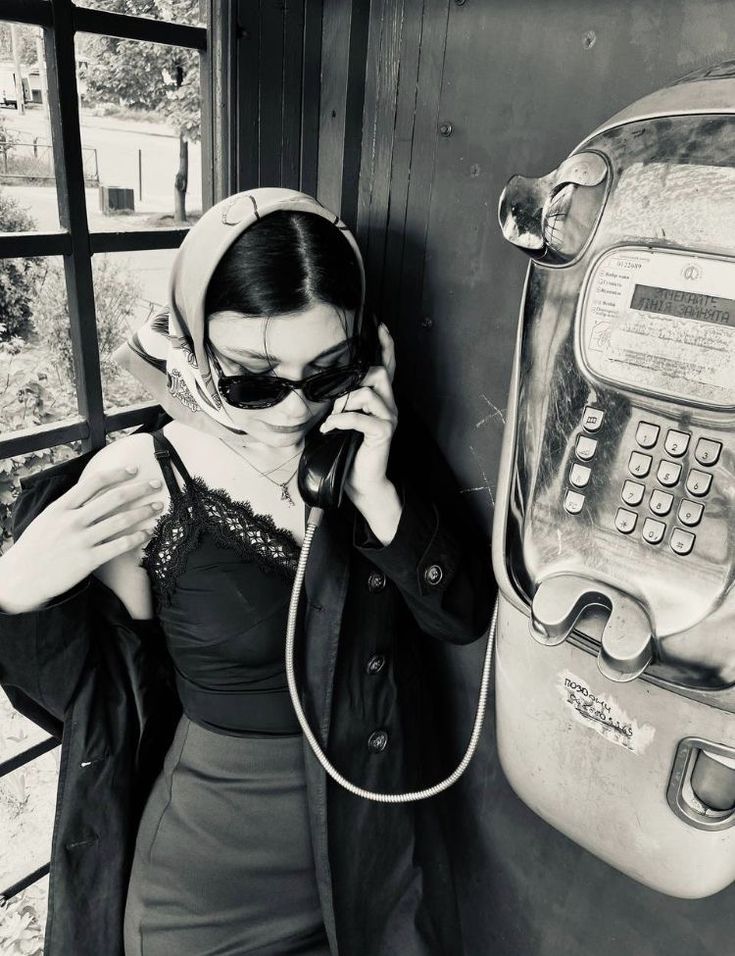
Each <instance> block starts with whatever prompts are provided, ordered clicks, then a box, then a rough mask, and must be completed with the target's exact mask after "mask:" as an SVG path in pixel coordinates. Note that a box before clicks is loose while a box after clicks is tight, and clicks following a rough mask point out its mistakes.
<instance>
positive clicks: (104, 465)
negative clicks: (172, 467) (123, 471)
mask: <svg viewBox="0 0 735 956" xmlns="http://www.w3.org/2000/svg"><path fill="white" fill-rule="evenodd" d="M127 465H137V467H138V476H137V477H138V478H141V479H151V478H159V477H160V468H159V466H158V461H157V459H156V457H155V455H154V445H153V437H152V435H151V434H150V432H134V433H133V434H132V435H123V436H122V438H117V439H115V441H112V442H108V444H106V445H105V447H104V448H100V450H99V451H98V452H97V454H96V455H93V456H92V457H91V458H90V459H89V461H88V462H87V464H86V465H85V466H84V469H83V470H82V472H81V475H80V479H81V478H85V477H89V476H90V475H94V474H99V472H101V471H103V470H107V469H108V468H119V467H125V466H127Z"/></svg>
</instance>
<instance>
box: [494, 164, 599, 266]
mask: <svg viewBox="0 0 735 956" xmlns="http://www.w3.org/2000/svg"><path fill="white" fill-rule="evenodd" d="M606 180H607V164H606V162H605V160H604V158H603V157H602V156H601V155H600V154H599V153H594V152H586V153H580V154H577V155H575V156H570V157H569V158H568V159H566V160H564V162H563V163H562V164H561V166H559V168H558V169H555V170H554V171H553V172H552V173H549V174H548V176H543V177H541V178H540V179H527V178H526V177H525V176H514V177H513V178H512V179H511V180H510V182H509V183H508V185H507V186H506V187H505V189H504V190H503V193H502V195H501V197H500V203H499V206H498V217H499V219H500V225H501V228H502V230H503V235H504V236H505V238H506V239H507V240H508V242H512V243H513V244H514V245H516V246H518V247H519V248H521V249H523V250H524V252H527V253H528V254H529V255H531V256H532V257H533V258H535V259H538V260H539V261H543V262H544V264H545V265H553V264H559V263H568V262H570V261H571V260H572V259H574V258H575V256H577V255H579V253H580V252H581V251H582V249H583V248H584V246H585V244H586V241H587V239H588V237H589V236H590V234H591V232H592V231H593V228H594V224H595V221H596V219H597V217H598V216H599V214H600V212H601V210H602V206H603V204H604V201H605V191H606V190H605V185H606Z"/></svg>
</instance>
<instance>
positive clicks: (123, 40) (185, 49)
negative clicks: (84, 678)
mask: <svg viewBox="0 0 735 956" xmlns="http://www.w3.org/2000/svg"><path fill="white" fill-rule="evenodd" d="M228 8H229V5H228V4H227V3H226V0H76V2H74V0H0V523H1V524H2V539H0V551H4V550H7V548H8V547H9V546H11V545H12V541H11V538H10V530H9V519H10V515H11V509H12V504H13V501H14V500H15V498H16V497H17V494H18V492H19V490H20V482H21V480H22V479H23V478H25V477H27V476H29V475H31V474H32V473H34V472H36V471H38V470H40V469H43V468H45V467H48V466H50V465H52V464H54V463H56V462H60V461H63V460H65V459H67V458H71V457H75V456H76V455H78V454H82V453H84V452H86V451H89V450H92V449H100V448H102V447H104V445H105V444H106V442H107V441H108V440H114V439H115V437H117V436H119V435H122V434H126V433H127V432H129V431H130V430H132V429H134V428H137V427H139V426H140V425H141V424H143V423H146V422H150V421H152V420H153V419H154V418H155V416H156V413H157V411H158V406H157V405H156V404H155V403H152V402H151V401H150V399H149V397H148V396H147V394H146V392H145V390H144V389H142V388H141V386H140V385H139V384H138V383H137V382H136V381H134V380H133V379H132V376H130V375H128V373H126V372H124V371H123V370H121V369H118V368H117V367H115V366H114V363H112V361H111V359H110V356H111V353H112V352H113V351H114V349H115V348H116V347H117V346H118V345H119V344H120V343H121V342H122V341H124V340H125V339H126V338H127V337H128V336H129V335H130V333H131V332H132V331H134V330H135V329H136V328H137V327H138V326H139V325H141V324H142V323H143V322H144V321H146V319H147V318H148V317H149V316H150V315H151V314H152V312H153V311H158V310H160V309H161V308H162V307H164V306H165V303H166V285H167V275H168V271H169V268H170V264H171V261H172V258H173V256H174V254H175V250H176V249H177V247H178V246H179V245H180V243H181V241H182V240H183V238H184V236H185V235H186V232H187V230H188V229H189V228H190V226H191V224H192V223H193V222H195V221H196V219H197V218H198V217H199V216H200V215H201V214H202V211H203V210H205V209H207V208H208V207H209V206H210V205H211V204H212V203H213V202H216V201H217V200H218V199H220V198H222V197H223V196H224V195H226V194H227V192H228V191H230V186H231V183H230V182H229V180H228V168H229V166H230V165H231V164H230V160H229V157H228V156H227V145H228V142H229V139H228V137H229V130H228V129H227V125H228V122H229V119H228V118H229V117H230V116H232V115H233V113H234V111H232V109H231V103H229V102H228V97H227V95H226V93H227V84H226V83H225V82H223V76H224V75H225V73H226V71H227V70H228V69H229V66H230V64H228V63H227V62H226V51H227V50H228V49H229V47H228V46H227V45H226V44H223V42H222V40H223V37H224V38H225V39H226V38H227V36H226V30H227V29H228V25H227V21H228V16H229V15H228V14H227V11H228ZM220 72H221V73H222V76H220V75H219V74H220ZM215 91H216V92H215ZM58 755H59V750H58V744H57V741H56V740H55V739H54V738H51V737H48V736H47V735H46V734H45V733H44V732H42V731H41V730H40V728H38V727H36V726H35V725H34V724H32V723H31V722H30V721H28V720H26V719H25V718H24V717H21V715H20V714H18V713H17V712H15V711H14V710H13V708H12V707H11V706H10V704H9V702H8V700H7V698H6V697H5V696H4V695H3V694H2V692H0V833H1V834H2V845H3V853H2V854H1V855H0V950H2V951H3V952H5V951H6V949H8V950H9V951H11V952H12V951H15V950H13V949H12V940H11V938H10V937H7V938H6V936H7V934H8V933H12V932H13V926H21V925H23V926H24V927H25V929H24V932H31V933H33V932H38V934H39V939H42V934H43V924H44V923H45V909H46V900H45V893H46V890H45V884H46V883H47V880H46V879H45V877H46V876H47V874H48V870H49V864H48V857H49V848H50V841H51V827H52V818H53V806H54V801H55V794H56V779H57V770H58V767H57V761H58ZM4 934H5V935H4ZM24 938H26V937H24ZM18 951H20V950H18Z"/></svg>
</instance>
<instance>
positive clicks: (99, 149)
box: [77, 34, 202, 232]
mask: <svg viewBox="0 0 735 956" xmlns="http://www.w3.org/2000/svg"><path fill="white" fill-rule="evenodd" d="M77 64H78V66H77V73H78V82H79V91H80V96H81V101H82V109H81V114H80V115H81V124H82V145H83V146H84V148H85V149H86V150H87V151H88V155H90V156H93V157H94V168H95V169H96V171H97V173H98V176H99V189H88V190H87V217H88V222H89V228H90V230H91V231H93V232H98V231H109V230H121V229H124V230H128V229H140V228H159V227H170V226H176V225H186V224H187V222H193V221H195V220H196V219H197V218H198V217H199V216H200V215H201V208H202V162H201V146H200V133H201V96H200V84H199V53H198V52H196V51H194V50H186V49H182V48H180V47H171V46H165V45H163V44H159V43H143V42H141V41H138V40H121V39H118V38H116V37H107V36H91V35H89V34H82V35H80V36H78V37H77ZM90 162H91V160H90Z"/></svg>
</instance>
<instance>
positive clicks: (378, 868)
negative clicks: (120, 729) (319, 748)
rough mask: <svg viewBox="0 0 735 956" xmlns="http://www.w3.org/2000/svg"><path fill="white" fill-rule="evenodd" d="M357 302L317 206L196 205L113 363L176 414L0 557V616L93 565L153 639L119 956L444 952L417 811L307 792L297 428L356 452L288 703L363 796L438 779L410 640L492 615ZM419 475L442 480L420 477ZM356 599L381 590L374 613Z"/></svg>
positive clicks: (444, 896)
mask: <svg viewBox="0 0 735 956" xmlns="http://www.w3.org/2000/svg"><path fill="white" fill-rule="evenodd" d="M363 299H364V278H363V268H362V260H361V258H360V255H359V251H358V249H357V246H356V244H355V242H354V239H353V238H352V236H351V235H350V233H349V231H348V230H347V229H346V228H345V226H344V224H342V223H341V222H340V221H339V220H338V218H337V217H335V216H334V215H333V214H331V213H329V212H328V211H327V210H325V209H324V208H323V207H322V206H321V205H320V204H318V203H316V202H315V201H314V200H312V199H310V198H309V197H307V196H304V195H302V194H299V193H294V192H292V191H290V190H253V191H251V192H249V193H243V194H238V195H236V196H234V197H230V198H229V199H228V200H225V201H223V202H222V203H219V204H218V205H216V206H215V207H213V208H212V209H211V210H209V211H208V212H207V213H206V215H205V216H203V217H202V219H201V220H200V221H199V223H198V224H197V225H196V226H195V227H194V228H193V229H192V230H191V231H190V233H189V234H188V235H187V237H186V239H185V241H184V243H183V244H182V246H181V249H180V250H179V253H178V254H177V257H176V261H175V263H174V267H173V270H172V277H171V285H170V310H169V315H168V321H167V323H166V324H165V326H163V324H162V321H161V319H160V317H159V318H158V319H155V320H153V321H152V322H150V323H149V324H148V325H147V326H146V327H144V329H142V330H141V331H140V332H139V333H138V334H137V335H135V336H133V337H132V338H131V340H130V342H129V343H127V344H126V345H125V346H123V347H121V348H120V349H119V350H118V351H117V352H116V353H115V358H116V359H117V360H118V361H119V362H120V364H121V365H123V367H125V368H127V369H129V370H130V371H131V372H132V373H133V374H135V375H136V376H138V377H139V378H140V380H141V381H143V382H144V383H145V384H146V385H147V387H148V388H149V389H150V391H151V392H152V394H153V397H154V398H155V399H156V400H157V401H158V402H159V403H160V404H161V405H162V407H163V408H164V409H165V410H166V412H167V413H169V414H170V416H171V420H170V421H169V422H167V423H166V424H165V425H164V426H163V428H161V429H157V430H155V431H154V433H153V441H151V436H150V435H149V434H147V433H140V432H138V433H135V434H133V435H130V436H128V437H126V438H123V439H120V440H118V441H116V442H114V443H113V444H111V445H108V446H106V448H104V449H102V450H101V451H100V452H99V453H97V454H96V455H94V456H93V457H92V458H91V459H90V460H89V461H88V463H87V465H86V468H85V470H84V472H83V474H82V477H81V479H80V480H79V481H78V482H77V484H76V485H75V486H73V487H72V488H71V489H70V490H69V491H68V492H67V493H66V494H65V495H62V496H61V498H59V499H57V500H56V502H54V505H53V506H50V507H48V508H47V509H46V510H45V511H44V512H42V513H41V514H40V515H38V516H37V517H36V518H35V519H34V520H33V521H32V522H31V523H30V524H28V525H27V526H26V528H25V529H24V531H23V534H22V536H21V537H20V539H19V540H16V544H15V545H14V547H13V548H11V550H10V551H9V552H8V554H7V555H6V556H4V558H3V561H4V562H5V563H6V567H7V568H8V576H7V577H6V581H12V582H13V589H12V595H13V597H12V598H11V597H10V593H11V591H10V589H6V590H5V591H3V590H2V588H1V587H0V607H2V608H3V609H4V610H5V611H6V614H10V615H11V616H12V612H13V610H14V606H13V603H12V602H13V601H15V602H16V604H15V609H17V610H18V611H19V612H20V614H21V616H22V615H23V614H28V613H32V611H33V610H34V609H37V608H38V607H39V605H42V604H43V602H44V601H46V602H48V601H49V600H50V599H53V598H55V597H57V596H58V595H59V594H62V593H63V592H65V590H68V589H70V588H72V589H73V588H75V587H76V585H77V584H78V583H79V581H80V580H81V579H82V578H83V577H84V575H85V574H89V573H90V571H91V572H92V573H93V574H94V577H95V579H96V581H99V582H102V584H103V585H104V588H105V589H109V591H110V592H111V593H112V594H113V595H114V596H115V597H116V598H117V599H118V600H119V602H120V604H121V605H122V606H123V608H124V609H125V611H127V613H128V614H129V616H130V619H131V620H132V621H133V622H136V623H137V624H139V626H140V628H141V630H142V632H143V633H144V632H145V628H146V626H150V627H151V628H156V627H157V628H160V630H161V632H162V634H163V637H164V639H165V644H166V650H167V655H168V659H169V660H170V662H171V665H172V668H173V674H174V680H175V687H176V692H177V697H178V700H179V701H180V703H181V707H182V710H181V714H180V717H179V718H178V722H177V723H176V726H175V729H174V732H173V736H172V737H171V738H170V740H169V744H168V746H167V749H166V751H165V755H164V756H163V759H162V760H161V761H160V762H159V767H158V772H157V773H156V774H155V779H154V780H153V783H152V786H151V787H150V788H149V791H148V793H147V795H146V796H145V800H144V801H143V806H142V813H140V814H139V815H138V814H136V813H132V816H133V817H137V816H139V822H138V821H137V820H136V822H138V825H137V830H136V832H135V845H134V848H130V849H131V850H132V852H131V853H130V855H129V857H130V858H129V860H128V863H126V864H125V865H124V866H123V872H129V879H128V882H127V886H126V893H125V901H124V902H125V907H124V922H123V937H124V952H125V956H143V954H145V956H157V954H161V956H163V954H169V953H174V952H177V953H180V954H182V956H184V954H191V956H194V954H196V956H205V954H209V953H211V954H215V953H217V954H232V956H235V954H241V953H249V952H252V953H263V954H265V953H272V954H287V953H303V954H307V953H308V954H314V956H316V954H329V953H342V954H344V956H356V954H358V953H365V954H366V956H367V954H369V956H381V954H384V953H386V954H387V953H388V952H393V951H395V952H401V953H406V954H409V956H411V954H415V956H418V954H424V953H427V954H428V953H432V954H433V953H436V954H438V953H442V954H444V953H455V952H456V953H458V954H459V953H461V952H462V950H461V943H460V941H459V937H458V926H457V918H456V911H455V907H456V901H455V900H454V898H453V889H452V884H451V878H450V872H449V867H448V864H447V861H446V860H445V858H444V857H443V856H442V850H441V837H442V834H441V827H440V825H439V823H438V822H437V820H438V815H437V814H431V813H429V812H427V808H426V807H424V806H423V805H422V806H420V807H414V806H411V805H407V806H402V807H395V806H390V807H387V806H380V805H374V804H369V803H367V802H365V801H359V800H356V799H355V798H354V797H352V796H351V795H349V794H346V792H345V791H340V790H338V788H334V787H333V785H332V784H331V782H330V784H329V786H328V787H327V785H326V780H325V779H324V776H323V773H322V772H321V768H320V767H319V766H318V764H316V761H315V760H314V759H313V757H312V756H311V754H310V752H309V751H308V750H307V749H305V747H304V742H303V739H302V737H301V733H300V727H299V725H298V722H297V721H296V717H295V714H294V712H293V708H292V705H291V703H290V698H289V696H288V691H287V687H286V679H285V673H284V662H283V636H284V632H285V622H286V612H287V606H288V601H289V596H290V586H291V582H292V577H293V571H294V567H295V562H296V560H297V557H298V551H299V547H300V544H301V542H302V540H303V534H304V520H305V515H306V509H305V508H304V507H303V503H302V502H301V500H300V497H299V493H298V487H297V483H296V478H295V476H296V473H297V469H298V462H299V458H300V455H301V452H302V450H303V448H304V444H305V441H306V440H307V436H308V434H309V432H311V430H312V429H314V430H317V429H318V430H320V431H324V430H328V429H330V428H334V429H353V430H357V431H359V432H361V433H362V434H363V436H364V437H363V440H362V443H361V445H360V447H359V449H358V452H357V454H356V456H355V459H354V462H353V464H352V468H351V470H350V473H349V475H348V478H347V482H346V485H345V496H346V497H345V500H344V502H343V505H342V506H341V507H340V508H339V509H336V510H335V512H334V513H333V514H332V513H328V514H327V515H325V520H324V521H323V523H322V525H320V528H319V532H318V535H317V537H315V541H314V549H313V552H312V556H311V557H310V561H309V566H308V569H307V577H306V583H305V589H306V601H305V605H306V606H305V611H304V615H303V619H302V628H303V636H302V640H303V645H304V653H303V659H302V661H301V665H300V672H301V673H300V678H301V681H302V683H303V686H304V692H303V697H304V700H303V703H304V705H305V709H306V711H307V714H308V715H309V717H310V719H311V721H312V725H313V726H314V727H315V728H316V729H317V732H321V736H322V738H323V740H325V741H326V738H327V735H328V736H329V753H330V756H331V758H332V760H333V761H334V762H335V763H336V764H337V766H338V767H340V768H344V769H345V770H346V771H347V775H348V776H350V777H351V778H352V779H353V780H354V781H355V782H358V783H361V784H363V785H365V786H367V787H368V788H372V789H381V790H386V789H387V790H400V789H409V788H413V787H415V785H416V783H417V782H418V781H421V780H423V782H424V783H431V782H434V781H435V779H436V768H437V761H436V759H435V758H436V753H435V751H440V750H441V747H440V746H438V744H439V743H440V741H439V740H438V738H437V737H436V736H432V735H431V734H429V740H428V742H427V741H424V742H423V743H422V742H421V741H420V738H421V736H422V733H423V732H424V729H425V727H424V726H423V725H424V724H425V725H426V727H427V728H428V720H429V714H428V711H429V709H430V708H429V707H426V706H424V708H423V709H422V708H421V707H420V706H419V705H420V702H421V694H422V693H425V689H424V690H423V691H421V690H420V689H419V685H420V684H421V686H422V687H424V688H425V687H426V686H427V685H426V682H425V681H424V682H423V683H422V682H420V681H419V680H418V677H419V675H420V674H421V672H422V667H423V663H422V658H423V656H424V651H423V649H422V648H421V646H420V641H421V640H423V641H424V642H426V641H429V642H430V641H431V638H432V637H438V638H441V639H442V640H444V641H450V642H455V643H467V642H470V641H472V640H475V639H477V638H479V637H480V636H482V634H483V633H484V631H485V629H486V627H487V624H488V623H489V618H490V611H491V603H492V597H493V590H494V588H493V583H492V576H491V572H490V565H489V556H488V554H487V551H486V548H485V546H484V542H483V541H482V539H481V538H480V537H479V536H476V535H474V534H473V532H472V531H471V529H470V527H469V525H468V523H467V522H466V516H463V515H462V513H461V508H458V506H457V501H456V499H457V498H458V494H457V493H456V489H454V494H453V495H450V494H449V493H448V492H447V487H448V485H446V487H442V486H441V485H440V484H437V485H436V489H435V490H434V488H432V486H431V484H430V485H429V487H428V489H426V488H420V485H419V481H420V478H421V477H422V476H421V469H420V468H419V472H418V475H417V476H416V477H413V478H411V477H409V475H410V472H411V465H413V467H414V468H416V465H417V457H416V450H415V447H414V445H415V434H414V435H412V436H411V437H412V438H414V443H413V444H412V442H411V440H408V439H409V436H408V434H407V433H406V440H404V442H403V445H402V447H401V448H399V447H398V446H397V445H396V444H395V443H394V441H393V439H394V434H395V432H396V430H397V427H398V410H397V406H396V402H395V398H394V394H393V388H392V380H393V374H394V369H395V357H394V352H393V345H392V341H391V338H390V335H389V334H388V332H387V329H385V327H384V326H381V328H380V330H379V333H378V335H379V343H380V350H381V358H382V362H381V363H375V364H370V365H369V367H367V366H366V356H365V355H364V354H363V353H362V352H361V346H360V338H361V333H362V332H363V327H362V322H363V316H362V307H363ZM368 361H369V359H368ZM366 367H367V371H365V369H366ZM335 398H336V401H335ZM402 414H403V413H402ZM412 432H413V429H412ZM423 450H424V456H425V457H424V460H425V461H428V458H427V457H426V456H427V455H428V449H427V448H424V449H423ZM124 464H132V465H134V466H135V467H136V469H137V476H138V477H137V479H136V480H135V481H131V480H128V481H125V480H124V479H122V478H121V476H120V468H121V467H122V466H123V465H124ZM419 464H421V463H420V462H419ZM161 477H162V478H163V480H164V483H163V484H162V485H161V488H160V491H156V492H155V493H152V492H151V488H150V485H149V484H148V482H150V481H151V480H152V481H155V480H156V479H159V480H160V478H161ZM423 478H424V480H426V481H429V482H431V481H432V480H433V479H436V480H437V481H444V482H445V484H446V482H447V476H446V474H444V473H442V472H441V470H437V468H436V466H432V467H431V469H429V470H426V471H425V473H424V475H423ZM156 503H157V504H158V506H159V509H158V510H159V511H162V512H163V514H162V516H160V517H154V521H153V524H151V515H152V514H153V515H154V516H157V515H158V512H157V511H153V512H152V506H154V505H155V504H156ZM121 506H122V507H121ZM72 513H74V514H73V517H74V519H75V524H74V526H73V534H71V536H70V522H71V521H72V518H71V517H70V515H72ZM463 519H464V520H463ZM143 528H145V530H141V529H143ZM62 543H63V545H64V549H65V558H64V561H63V562H62V561H59V552H60V550H61V544H62ZM57 544H58V552H57V550H56V546H57ZM11 559H12V560H11ZM358 559H359V560H358ZM360 561H361V562H362V563H360ZM24 566H25V568H26V573H25V576H24V574H23V570H22V569H23V567H24ZM31 567H32V568H33V569H34V573H33V575H32V578H33V582H31V576H30V575H29V574H28V570H27V569H29V568H31ZM363 568H364V569H370V570H369V574H367V575H365V576H363V575H362V574H361V571H362V570H363ZM355 571H357V574H358V575H359V577H358V578H357V579H355V574H354V572H355ZM39 572H41V573H39ZM383 592H385V593H384V595H383ZM72 593H73V592H72ZM103 593H104V592H103ZM366 595H376V597H378V596H380V601H379V603H378V602H376V603H375V604H373V605H371V606H370V607H371V611H372V616H373V617H374V620H373V621H370V620H368V617H369V616H370V612H369V611H368V610H367V607H368V605H367V604H366ZM21 601H22V602H24V604H21V603H18V602H21ZM120 612H122V609H120ZM409 621H410V625H409ZM414 634H415V635H420V639H419V641H417V640H416V639H415V636H414ZM0 648H2V633H1V632H0ZM94 652H95V653H99V650H98V649H95V651H94ZM1 653H2V651H1V650H0V654H1ZM425 656H426V657H427V659H428V657H429V656H430V649H429V648H426V652H425ZM114 669H115V667H114V666H111V665H106V667H105V668H100V667H99V666H97V667H96V668H92V670H95V671H96V673H97V674H98V675H99V673H100V672H101V671H102V672H104V673H112V672H113V671H114ZM78 670H79V674H80V675H81V674H85V675H86V674H87V671H89V670H90V668H89V667H88V666H87V664H86V663H84V662H82V661H81V659H80V663H79V664H78ZM381 671H382V672H383V674H381ZM75 673H76V672H75ZM0 679H2V672H1V671H0ZM87 679H88V680H89V679H91V678H87ZM98 679H99V678H98ZM76 683H77V686H82V685H83V681H82V678H81V677H78V678H77V681H76ZM47 686H48V684H47ZM340 689H341V690H342V692H341V693H340ZM69 695H70V696H69V701H66V700H65V701H64V704H63V705H59V706H58V708H57V709H58V710H59V711H62V710H63V713H64V716H65V717H67V718H68V713H69V711H68V708H69V707H70V706H71V705H72V702H73V701H74V700H75V696H74V692H72V691H69ZM38 696H39V697H40V696H42V695H40V694H39V695H38ZM47 700H48V692H47V693H46V695H45V696H44V697H43V702H46V701H47ZM423 703H424V704H427V703H429V702H428V701H423ZM65 732H66V728H65ZM356 741H359V745H358V746H356ZM149 749H150V748H149ZM386 749H388V750H389V752H390V753H391V759H388V760H387V759H385V758H384V757H383V756H382V755H383V754H385V752H386ZM85 763H87V761H80V764H81V765H82V766H84V765H85ZM151 766H155V760H153V761H152V762H151ZM371 829H372V833H373V836H374V838H375V839H374V840H372V841H371V840H370V835H371ZM71 845H73V844H71ZM66 846H67V848H68V847H69V846H70V844H69V843H67V844H66ZM429 846H431V850H429V849H428V847H429ZM366 851H367V852H366ZM355 852H357V853H361V854H362V858H360V859H359V860H356V858H355V855H354V854H355ZM358 863H359V868H360V873H359V876H358V875H356V874H355V873H354V872H353V871H354V870H355V869H356V866H357V864H358ZM128 864H129V868H128ZM52 866H53V855H52ZM77 951H78V950H77ZM108 951H110V952H113V951H114V950H112V949H108Z"/></svg>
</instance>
